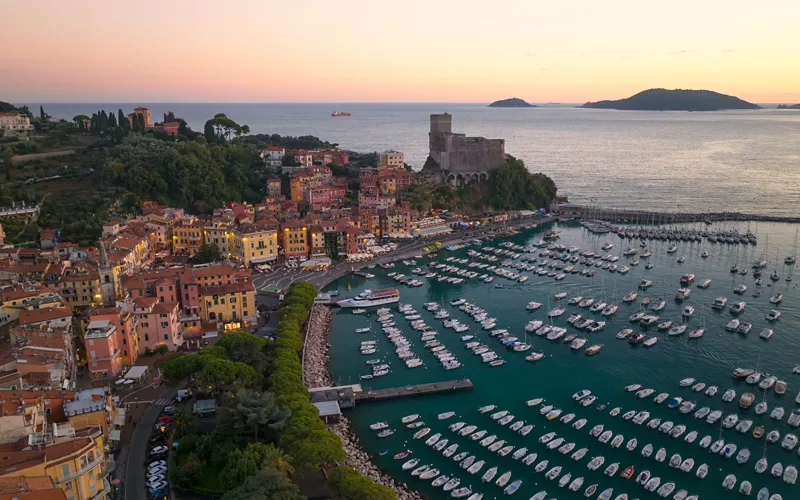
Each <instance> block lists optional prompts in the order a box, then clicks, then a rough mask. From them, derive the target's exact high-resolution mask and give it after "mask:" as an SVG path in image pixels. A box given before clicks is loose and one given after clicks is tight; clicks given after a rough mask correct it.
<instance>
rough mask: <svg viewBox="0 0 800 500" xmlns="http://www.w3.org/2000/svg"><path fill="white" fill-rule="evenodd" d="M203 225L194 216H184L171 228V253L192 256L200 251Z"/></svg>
mask: <svg viewBox="0 0 800 500" xmlns="http://www.w3.org/2000/svg"><path fill="white" fill-rule="evenodd" d="M204 228H205V224H203V222H202V221H200V220H199V219H198V218H197V217H194V216H185V217H183V218H182V219H181V220H180V221H178V222H177V223H176V224H175V225H174V226H173V227H172V253H173V254H177V253H182V254H187V255H190V256H191V255H194V254H196V253H197V252H198V251H200V247H202V246H203V244H204V243H205V240H204V238H203V231H204Z"/></svg>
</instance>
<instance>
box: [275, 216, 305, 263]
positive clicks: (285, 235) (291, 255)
mask: <svg viewBox="0 0 800 500" xmlns="http://www.w3.org/2000/svg"><path fill="white" fill-rule="evenodd" d="M308 244H309V241H308V228H307V226H306V222H305V221H303V220H293V221H286V222H284V223H283V224H281V248H282V249H283V257H284V258H285V259H287V260H301V261H302V260H306V259H307V258H308V251H309V246H308Z"/></svg>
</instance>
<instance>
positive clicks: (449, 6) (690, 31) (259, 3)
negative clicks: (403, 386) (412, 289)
mask: <svg viewBox="0 0 800 500" xmlns="http://www.w3.org/2000/svg"><path fill="white" fill-rule="evenodd" d="M0 18H2V19H4V23H3V29H2V30H0V47H4V50H2V51H0V68H2V71H0V100H2V101H10V102H28V101H35V102H137V101H139V102H491V101H493V100H496V99H502V98H506V97H520V98H522V99H525V100H528V101H531V102H570V103H572V102H576V103H577V102H585V101H589V100H600V99H618V98H623V97H627V96H629V95H632V94H634V93H636V92H639V91H641V90H644V89H647V88H654V87H663V88H684V89H709V90H715V91H718V92H723V93H726V94H732V95H736V96H738V97H741V98H743V99H745V100H748V101H752V102H761V103H797V102H800V63H798V61H800V32H799V31H798V27H797V20H798V19H800V1H798V0H762V1H760V2H755V3H754V2H752V1H743V0H691V1H686V0H673V1H671V2H654V1H647V0H644V1H642V0H605V1H598V0H561V1H550V0H548V1H543V0H538V1H536V0H518V1H508V0H494V1H492V2H486V1H480V2H478V1H475V0H459V1H451V0H402V1H395V2H388V1H386V0H377V1H376V0H336V1H330V0H326V1H321V0H302V1H301V0H266V1H265V0H225V1H220V0H136V1H131V2H124V1H121V0H120V1H118V0H112V1H106V2H101V1H99V0H70V1H63V0H24V1H13V0H0Z"/></svg>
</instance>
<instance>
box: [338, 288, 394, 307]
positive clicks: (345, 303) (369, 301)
mask: <svg viewBox="0 0 800 500" xmlns="http://www.w3.org/2000/svg"><path fill="white" fill-rule="evenodd" d="M399 301H400V292H399V291H398V290H397V288H383V289H381V290H364V291H363V292H361V293H359V294H358V295H356V296H355V297H352V298H349V299H343V300H340V301H339V302H337V304H338V305H339V306H340V307H372V306H382V305H384V304H392V303H394V302H399Z"/></svg>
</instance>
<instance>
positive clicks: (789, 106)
mask: <svg viewBox="0 0 800 500" xmlns="http://www.w3.org/2000/svg"><path fill="white" fill-rule="evenodd" d="M777 109H800V104H778V108H777Z"/></svg>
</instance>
